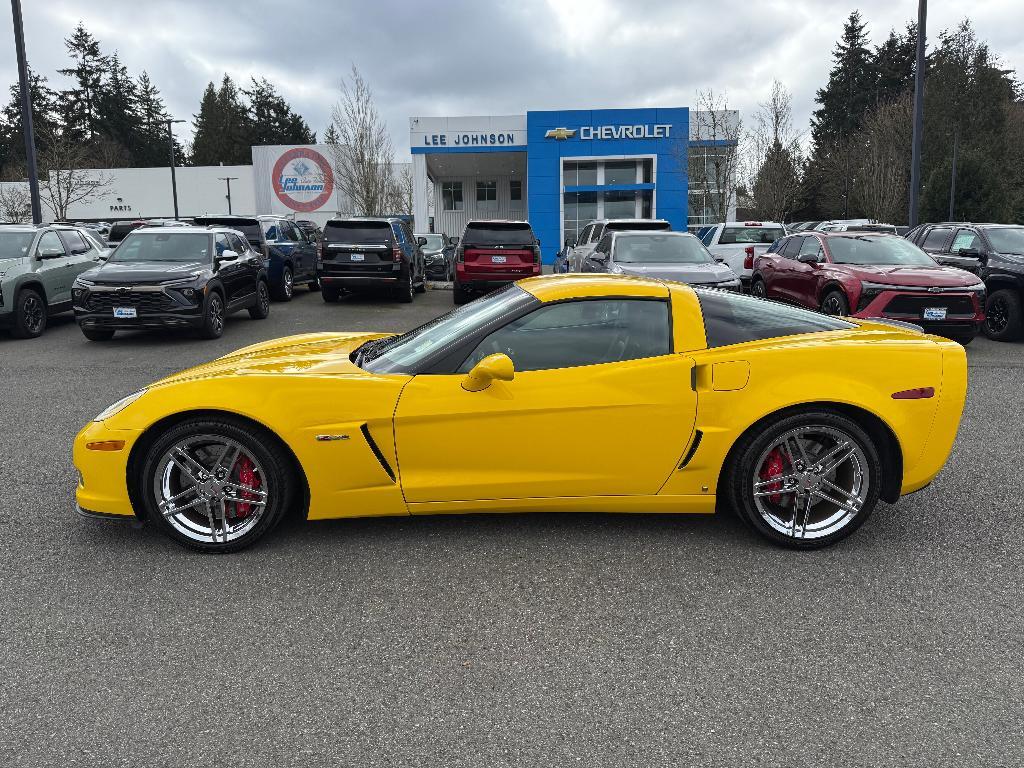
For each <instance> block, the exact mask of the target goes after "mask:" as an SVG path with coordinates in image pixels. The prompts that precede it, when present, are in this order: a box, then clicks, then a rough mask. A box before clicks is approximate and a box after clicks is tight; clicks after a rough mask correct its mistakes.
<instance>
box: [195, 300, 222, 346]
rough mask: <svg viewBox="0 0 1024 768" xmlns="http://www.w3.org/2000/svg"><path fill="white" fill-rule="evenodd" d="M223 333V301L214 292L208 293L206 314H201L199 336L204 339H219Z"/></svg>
mask: <svg viewBox="0 0 1024 768" xmlns="http://www.w3.org/2000/svg"><path fill="white" fill-rule="evenodd" d="M223 333H224V300H223V299H222V298H221V297H220V294H219V293H217V292H216V291H213V292H211V293H210V296H209V298H208V299H207V300H206V312H204V313H203V325H202V327H201V328H200V329H199V335H200V336H202V337H203V338H204V339H219V338H220V337H221V335H222V334H223Z"/></svg>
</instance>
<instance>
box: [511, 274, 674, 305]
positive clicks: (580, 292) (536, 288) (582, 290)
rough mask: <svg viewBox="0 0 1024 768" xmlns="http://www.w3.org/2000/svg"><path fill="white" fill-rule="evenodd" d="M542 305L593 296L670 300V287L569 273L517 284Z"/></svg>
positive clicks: (626, 278) (628, 278) (654, 282)
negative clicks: (668, 298)
mask: <svg viewBox="0 0 1024 768" xmlns="http://www.w3.org/2000/svg"><path fill="white" fill-rule="evenodd" d="M516 285H518V286H519V287H520V288H522V289H523V290H524V291H526V292H527V293H529V294H530V295H532V296H534V297H535V298H537V299H540V300H541V301H545V302H547V301H562V300H563V299H574V298H588V297H594V296H651V297H657V298H667V297H668V295H669V294H668V286H666V285H665V283H664V282H663V281H661V280H656V279H654V278H650V277H634V276H632V275H610V274H602V273H597V274H584V273H568V274H561V275H539V276H538V277H528V278H526V279H524V280H520V281H519V282H517V283H516Z"/></svg>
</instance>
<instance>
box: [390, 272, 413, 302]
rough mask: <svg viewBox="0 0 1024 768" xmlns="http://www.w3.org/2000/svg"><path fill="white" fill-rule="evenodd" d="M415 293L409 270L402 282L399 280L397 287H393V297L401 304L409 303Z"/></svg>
mask: <svg viewBox="0 0 1024 768" xmlns="http://www.w3.org/2000/svg"><path fill="white" fill-rule="evenodd" d="M415 293H416V287H415V285H413V281H412V272H410V273H409V277H408V279H407V280H406V281H405V282H404V283H403V282H401V281H399V283H398V287H397V288H396V289H395V298H396V299H398V301H399V302H401V303H402V304H411V303H412V300H413V297H414V296H415Z"/></svg>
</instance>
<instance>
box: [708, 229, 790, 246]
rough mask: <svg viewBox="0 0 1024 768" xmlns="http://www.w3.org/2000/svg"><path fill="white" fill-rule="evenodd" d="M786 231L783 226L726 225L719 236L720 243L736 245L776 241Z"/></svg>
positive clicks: (783, 235)
mask: <svg viewBox="0 0 1024 768" xmlns="http://www.w3.org/2000/svg"><path fill="white" fill-rule="evenodd" d="M785 236H786V233H785V232H784V231H783V229H782V227H725V228H724V229H723V230H722V235H721V237H719V238H718V244H719V245H735V244H736V243H745V244H748V245H749V244H751V243H760V244H764V245H767V244H770V243H774V242H775V241H776V240H778V239H779V238H780V237H785Z"/></svg>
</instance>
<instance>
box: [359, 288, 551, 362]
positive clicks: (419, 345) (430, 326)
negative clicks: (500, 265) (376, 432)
mask: <svg viewBox="0 0 1024 768" xmlns="http://www.w3.org/2000/svg"><path fill="white" fill-rule="evenodd" d="M531 300H533V297H532V296H530V294H528V293H527V292H526V291H524V290H523V289H522V288H518V287H516V286H515V285H510V286H508V287H507V288H503V289H501V290H498V291H495V292H494V293H492V294H490V295H488V296H485V297H484V298H482V299H478V300H476V301H474V302H472V303H471V304H464V305H462V306H461V307H459V308H458V309H456V310H454V311H452V312H449V313H448V314H447V315H442V316H441V317H438V318H436V319H434V320H431V321H430V322H429V323H427V324H426V325H421V326H420V327H419V328H416V329H414V330H412V331H409V332H408V333H405V334H402V335H401V336H392V337H389V338H386V339H375V340H374V341H370V342H367V343H366V344H364V345H363V346H362V347H360V348H359V349H358V350H357V356H356V358H355V362H356V365H358V366H360V367H362V368H363V369H364V370H367V371H370V372H372V373H415V372H416V370H417V366H418V365H419V363H421V362H423V361H424V360H426V359H427V357H428V356H430V355H432V354H434V353H435V352H438V351H440V350H442V349H444V348H445V347H448V346H450V345H452V344H454V343H457V342H458V341H460V340H461V339H463V338H465V337H466V336H467V335H468V334H470V333H472V332H473V331H475V330H476V329H478V328H480V327H482V326H484V325H486V324H487V323H489V322H491V321H492V320H494V319H495V318H498V317H501V316H502V315H504V314H505V313H507V312H509V311H511V310H513V309H515V308H516V307H520V306H523V305H524V304H527V303H529V302H530V301H531Z"/></svg>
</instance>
